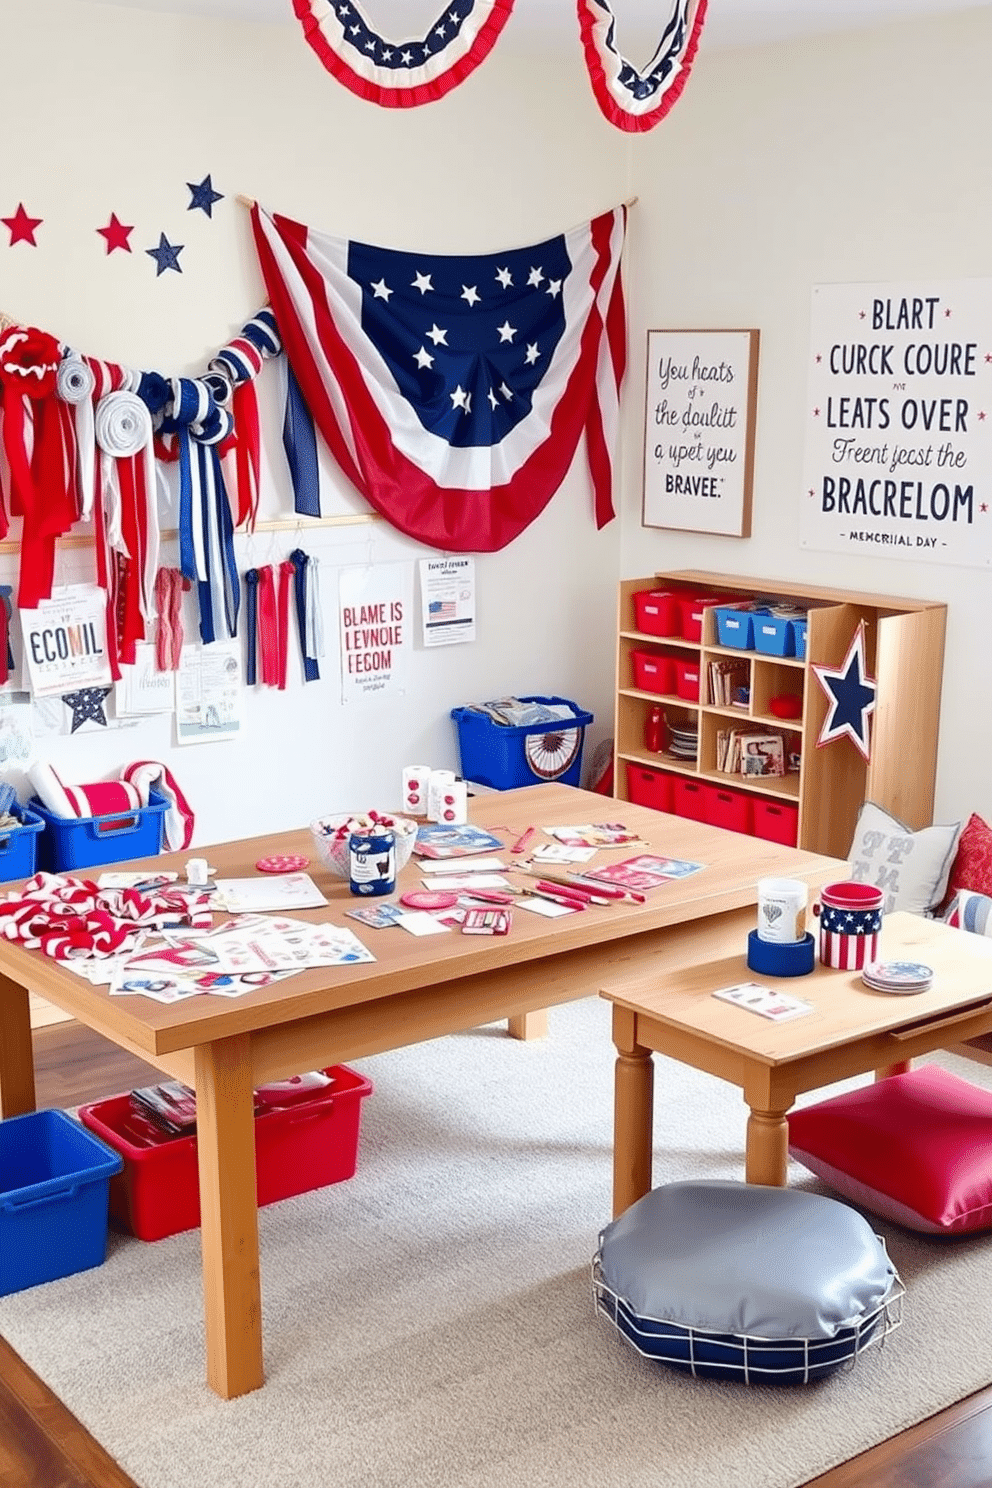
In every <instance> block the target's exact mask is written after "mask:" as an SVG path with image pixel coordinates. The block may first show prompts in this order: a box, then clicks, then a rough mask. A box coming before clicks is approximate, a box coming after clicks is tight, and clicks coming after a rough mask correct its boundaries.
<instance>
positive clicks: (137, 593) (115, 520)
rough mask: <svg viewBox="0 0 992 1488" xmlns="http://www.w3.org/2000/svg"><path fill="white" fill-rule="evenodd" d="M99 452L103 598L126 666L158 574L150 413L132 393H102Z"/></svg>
mask: <svg viewBox="0 0 992 1488" xmlns="http://www.w3.org/2000/svg"><path fill="white" fill-rule="evenodd" d="M94 432H95V436H96V443H97V445H98V447H99V449H100V451H101V458H100V463H101V492H102V496H103V503H104V510H103V517H104V523H105V528H106V540H107V545H108V547H109V548H110V550H111V552H112V553H113V555H114V557H113V560H112V564H111V565H110V570H109V573H108V579H109V584H110V588H109V590H108V593H109V594H110V596H111V597H112V599H113V601H114V608H113V613H114V621H115V628H116V634H117V642H118V654H119V658H120V660H121V661H123V662H125V663H127V664H128V665H131V664H133V663H134V661H135V658H136V647H137V643H138V642H139V641H141V640H143V639H144V637H145V634H146V622H150V621H151V618H152V615H153V613H154V610H153V606H154V598H153V591H154V582H155V574H156V572H157V569H158V553H159V526H158V493H157V485H156V475H155V457H154V446H153V430H152V419H151V414H150V413H149V411H148V408H147V406H146V404H145V403H144V402H143V401H142V400H141V398H139V397H138V396H137V394H136V393H134V392H129V391H126V390H124V389H120V390H118V391H116V392H110V393H107V394H105V395H104V396H103V397H102V398H101V399H100V401H99V403H98V404H97V407H96V413H95V416H94Z"/></svg>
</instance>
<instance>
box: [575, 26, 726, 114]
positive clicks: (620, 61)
mask: <svg viewBox="0 0 992 1488" xmlns="http://www.w3.org/2000/svg"><path fill="white" fill-rule="evenodd" d="M578 7H579V30H580V32H581V35H582V46H583V50H584V51H585V57H586V67H587V68H588V71H589V81H590V82H591V83H592V91H593V93H594V94H595V96H596V102H597V103H598V104H599V107H600V110H601V111H602V113H603V114H604V115H605V116H606V118H607V119H609V121H610V123H611V124H615V125H616V127H617V128H618V129H625V130H628V131H629V132H631V133H642V132H643V131H645V130H648V129H653V128H654V126H655V125H656V124H659V123H660V122H661V120H662V119H663V118H664V117H665V115H666V114H667V113H668V111H669V109H671V107H672V105H673V104H674V103H675V102H676V101H677V100H678V98H679V95H680V94H681V92H682V89H683V88H684V87H685V84H686V81H687V79H688V76H689V70H690V68H691V67H692V64H693V60H694V58H695V55H696V48H697V47H698V45H699V33H700V31H701V30H702V26H703V19H704V17H705V15H706V0H671V11H672V13H671V17H670V19H669V21H668V24H667V26H666V27H665V31H664V34H663V36H662V38H661V41H660V42H659V44H658V47H657V50H656V51H655V54H654V56H653V57H652V58H651V61H650V62H649V63H648V65H647V66H646V67H645V68H643V69H642V70H641V71H638V69H637V68H636V67H634V66H633V64H632V63H630V62H628V61H627V59H626V58H625V57H622V56H621V55H620V53H619V52H618V51H617V49H616V46H615V45H614V33H615V31H616V21H615V19H614V16H613V11H612V9H611V8H610V5H609V0H578Z"/></svg>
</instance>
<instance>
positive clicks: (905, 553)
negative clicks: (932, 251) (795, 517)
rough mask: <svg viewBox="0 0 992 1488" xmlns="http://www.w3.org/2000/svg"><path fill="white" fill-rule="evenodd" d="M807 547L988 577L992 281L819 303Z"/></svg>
mask: <svg viewBox="0 0 992 1488" xmlns="http://www.w3.org/2000/svg"><path fill="white" fill-rule="evenodd" d="M808 388H809V392H808V407H807V416H806V429H807V434H806V452H805V463H804V479H803V491H802V494H801V498H800V499H801V503H802V505H801V512H802V516H801V520H800V542H801V545H802V546H803V547H807V548H826V549H829V550H831V551H833V552H839V553H872V554H874V555H876V556H878V555H881V556H883V557H891V558H911V559H913V560H915V561H916V562H921V561H926V560H928V559H929V560H931V561H934V562H937V563H962V564H969V565H972V566H975V567H989V566H990V564H992V279H962V280H953V281H950V282H939V283H922V284H913V283H911V284H820V285H816V286H815V287H814V290H813V306H812V315H811V335H810V350H809V384H808Z"/></svg>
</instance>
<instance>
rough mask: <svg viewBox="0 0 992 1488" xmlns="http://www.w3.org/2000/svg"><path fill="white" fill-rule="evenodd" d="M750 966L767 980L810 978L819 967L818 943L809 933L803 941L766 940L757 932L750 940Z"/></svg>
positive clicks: (753, 933)
mask: <svg viewBox="0 0 992 1488" xmlns="http://www.w3.org/2000/svg"><path fill="white" fill-rule="evenodd" d="M747 964H748V966H749V967H750V968H751V970H752V971H760V972H761V973H762V975H764V976H780V977H794V976H806V974H807V973H808V972H811V971H812V970H813V968H814V966H815V965H816V941H815V940H814V938H813V936H812V935H811V934H810V933H809V931H807V932H806V934H805V935H804V936H803V938H802V940H787V941H782V940H762V939H761V937H760V935H759V934H758V932H757V930H752V931H751V933H750V935H749V936H748V938H747Z"/></svg>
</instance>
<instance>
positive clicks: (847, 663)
mask: <svg viewBox="0 0 992 1488" xmlns="http://www.w3.org/2000/svg"><path fill="white" fill-rule="evenodd" d="M813 671H814V672H815V673H816V679H817V681H818V682H819V684H820V686H821V687H822V688H823V690H824V692H825V693H826V695H827V698H828V699H829V701H830V708H829V709H828V711H827V716H826V718H825V719H824V720H823V727H822V729H821V730H820V737H819V738H818V739H817V741H816V742H817V746H819V745H821V744H831V743H832V742H833V741H834V739H842V738H844V737H845V736H846V737H847V738H849V739H850V740H851V742H852V744H854V745H855V746H856V747H857V748H858V749H859V750H860V751H861V753H862V754H863V755H864V757H865V759H868V757H869V738H868V719H869V716H870V715H871V714H872V713H873V712H874V710H875V679H874V678H873V677H867V676H866V675H865V627H864V624H863V623H862V624H861V625H859V626H858V628H857V630H856V631H855V633H854V635H853V636H852V638H851V644H850V646H848V648H847V655H846V656H845V657H844V660H843V662H842V663H841V665H840V666H839V667H828V666H814V668H813Z"/></svg>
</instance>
